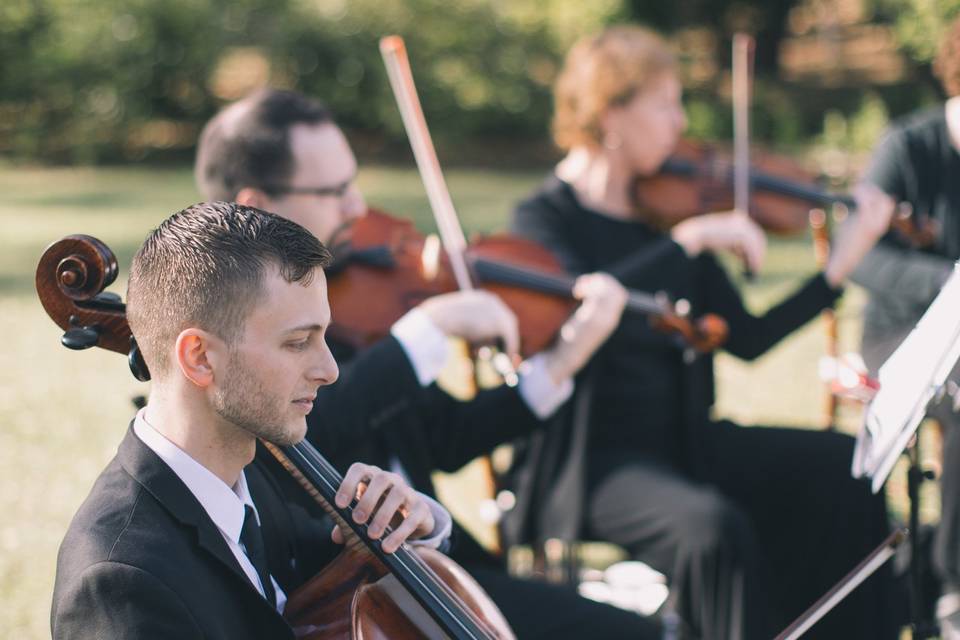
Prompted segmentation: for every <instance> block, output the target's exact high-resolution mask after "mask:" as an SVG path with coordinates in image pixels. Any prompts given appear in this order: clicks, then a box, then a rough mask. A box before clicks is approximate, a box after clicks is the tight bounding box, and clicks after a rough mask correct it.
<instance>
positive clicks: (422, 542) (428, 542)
mask: <svg viewBox="0 0 960 640" xmlns="http://www.w3.org/2000/svg"><path fill="white" fill-rule="evenodd" d="M420 497H421V498H423V499H424V500H426V502H427V506H429V507H430V513H432V514H433V531H432V532H430V535H428V536H424V537H423V538H418V539H416V540H408V541H407V542H409V543H410V544H412V545H414V546H417V547H427V548H429V549H441V550H443V549H442V548H445V547H446V545H445V543H446V542H447V540H448V539H449V538H450V533H451V532H452V531H453V518H451V517H450V513H449V512H448V511H447V510H446V509H444V508H443V505H441V504H440V503H439V502H437V501H436V500H434V499H433V498H431V497H430V496H427V495H424V494H422V493H421V494H420Z"/></svg>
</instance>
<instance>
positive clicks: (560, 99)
mask: <svg viewBox="0 0 960 640" xmlns="http://www.w3.org/2000/svg"><path fill="white" fill-rule="evenodd" d="M675 69H676V59H675V58H674V55H673V53H672V52H671V51H670V49H669V47H668V46H667V43H666V42H665V41H664V40H663V39H662V38H661V37H660V36H658V35H657V34H655V33H654V32H652V31H650V30H649V29H644V28H643V27H637V26H626V25H621V26H616V27H610V28H608V29H605V30H604V31H602V32H600V33H598V34H596V35H592V36H588V37H585V38H582V39H580V40H579V41H577V43H576V44H575V45H574V46H573V48H572V49H570V52H569V53H568V54H567V57H566V60H565V61H564V65H563V69H562V70H561V71H560V75H559V77H558V78H557V81H556V83H555V84H554V103H555V111H554V117H553V139H554V141H555V142H556V144H557V146H558V147H560V148H561V149H563V150H565V151H567V150H570V149H571V148H572V147H575V146H580V145H587V146H597V145H599V144H601V143H602V137H603V132H602V131H601V130H600V119H601V117H602V116H603V113H604V112H605V111H606V110H607V109H609V108H610V107H614V106H618V105H623V104H626V103H628V102H629V101H630V100H631V99H632V98H633V96H635V95H636V94H637V93H639V92H642V91H643V90H644V89H646V88H647V87H648V86H649V84H650V82H651V81H652V80H655V79H656V78H658V77H659V76H661V75H662V74H663V73H665V72H672V71H674V70H675Z"/></svg>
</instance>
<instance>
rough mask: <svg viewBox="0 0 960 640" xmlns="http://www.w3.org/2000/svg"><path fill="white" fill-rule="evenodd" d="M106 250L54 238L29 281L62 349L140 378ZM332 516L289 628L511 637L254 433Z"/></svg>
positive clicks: (466, 592) (471, 591)
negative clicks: (117, 365)
mask: <svg viewBox="0 0 960 640" xmlns="http://www.w3.org/2000/svg"><path fill="white" fill-rule="evenodd" d="M117 273H118V268H117V261H116V258H115V257H114V255H113V252H112V251H110V249H109V248H108V247H107V246H106V245H105V244H103V243H102V242H100V241H99V240H97V239H96V238H92V237H90V236H83V235H73V236H68V237H67V238H64V239H63V240H60V241H59V242H55V243H53V244H52V245H50V247H48V248H47V250H46V251H45V252H44V254H43V256H42V257H41V259H40V262H39V264H38V266H37V273H36V287H37V293H38V295H39V297H40V301H41V303H42V304H43V307H44V309H45V310H46V311H47V313H48V315H49V316H50V317H51V318H52V319H53V320H54V322H55V323H56V324H58V325H59V326H60V327H61V328H62V329H64V330H65V333H64V334H63V337H62V339H61V342H62V343H63V345H64V346H66V347H68V348H71V349H77V350H79V349H87V348H90V347H94V346H99V347H102V348H104V349H107V350H110V351H114V352H117V353H121V354H124V355H126V356H127V358H128V362H129V364H130V368H131V371H132V372H133V374H134V376H136V377H137V379H138V380H141V381H146V380H149V379H150V372H149V370H148V368H147V365H146V363H145V361H144V359H143V357H142V355H141V354H140V350H139V348H138V347H137V344H136V340H135V339H134V338H133V336H132V334H131V331H130V327H129V325H128V324H127V321H126V316H125V311H126V308H125V305H124V303H123V302H122V300H121V299H120V297H119V296H117V295H116V294H112V293H107V292H104V289H105V288H106V287H108V286H109V285H110V284H111V283H112V282H113V281H114V280H115V279H116V277H117ZM261 443H262V444H263V446H265V447H266V449H267V450H268V451H269V452H270V453H271V454H273V455H274V456H275V457H276V458H277V460H278V461H279V462H280V464H281V465H282V466H283V467H284V468H285V469H286V470H287V471H288V472H290V473H291V475H292V476H293V477H294V478H295V479H296V480H297V481H298V482H299V483H300V484H301V486H303V487H304V489H306V490H307V491H308V493H309V494H310V495H311V497H313V498H314V499H315V500H316V501H317V502H318V503H319V504H320V506H321V507H322V508H323V509H324V511H325V512H326V513H327V514H328V515H329V516H330V517H331V518H332V519H333V521H334V522H335V523H336V524H337V525H339V527H340V530H341V531H342V532H343V535H344V540H345V543H344V550H343V551H342V552H341V553H340V555H339V556H337V558H336V559H335V560H334V561H333V562H331V563H330V564H329V565H327V566H326V567H325V568H324V569H323V570H322V571H321V572H320V573H319V574H317V575H316V576H315V577H313V578H312V579H311V580H309V581H308V582H307V583H305V584H304V585H303V586H301V587H300V588H299V589H297V590H296V591H294V592H293V593H292V594H291V595H290V597H289V599H288V601H287V605H286V608H285V610H284V617H285V618H286V619H287V621H288V623H289V624H290V626H291V627H293V629H294V632H295V633H296V635H297V637H299V638H305V639H310V640H321V639H327V638H423V637H427V638H455V639H458V640H459V639H462V640H478V639H484V640H492V639H502V640H509V639H512V638H513V637H514V636H513V633H512V631H511V630H510V628H509V626H508V624H507V623H506V620H505V619H504V618H503V616H502V614H501V613H500V611H499V610H498V609H497V608H496V605H494V604H493V602H492V601H490V599H489V597H488V596H487V595H486V594H485V593H484V592H483V590H482V589H481V588H480V587H479V585H477V584H476V583H475V582H474V581H473V579H472V578H471V577H470V576H469V575H468V574H467V573H466V572H465V571H464V570H463V569H462V568H461V567H459V565H457V564H456V563H454V562H453V561H452V560H450V559H449V558H447V557H446V556H444V555H443V554H441V553H439V552H437V551H434V550H430V549H422V548H420V549H414V548H413V547H410V546H407V545H404V546H402V547H401V548H399V549H398V550H397V551H396V552H395V553H390V554H388V553H385V552H384V551H383V550H382V548H381V543H380V541H378V540H372V539H371V538H370V537H369V536H368V535H367V534H366V525H365V524H359V523H356V522H355V521H354V519H353V517H352V508H353V506H354V505H355V502H353V503H351V505H348V506H347V507H345V508H343V509H341V508H339V507H337V506H336V503H335V502H334V497H335V495H336V492H337V489H338V488H339V486H340V484H341V482H342V477H341V476H340V474H339V473H338V472H337V470H336V469H334V467H333V466H332V465H331V464H330V463H329V462H327V460H326V459H325V458H324V457H323V456H322V455H321V454H320V453H319V452H318V451H317V450H316V449H315V448H314V447H313V446H312V445H311V444H310V443H308V442H307V441H301V442H299V443H297V444H294V445H291V446H282V447H280V446H276V445H274V444H272V443H269V442H264V441H261Z"/></svg>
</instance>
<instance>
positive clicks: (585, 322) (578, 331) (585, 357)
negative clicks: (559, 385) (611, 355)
mask: <svg viewBox="0 0 960 640" xmlns="http://www.w3.org/2000/svg"><path fill="white" fill-rule="evenodd" d="M573 297H574V298H577V299H578V300H580V301H581V304H580V306H579V307H578V308H577V310H576V311H574V313H573V315H572V316H570V319H569V320H567V322H566V323H565V324H564V325H563V327H562V328H561V329H560V335H559V337H558V338H557V342H556V344H554V345H553V346H552V347H551V348H550V349H548V350H547V351H546V352H545V354H546V356H547V370H548V371H549V372H550V377H551V378H553V381H554V382H559V381H560V380H563V379H564V378H569V377H571V376H573V375H575V374H576V373H577V372H578V371H579V370H580V369H581V368H583V366H584V365H585V364H586V363H587V362H588V361H589V360H590V358H591V357H592V356H593V354H594V353H595V352H596V350H597V349H598V348H600V345H602V344H603V343H604V342H605V341H606V339H607V338H608V337H610V334H611V333H613V330H614V329H616V328H617V326H618V325H619V324H620V316H621V315H622V314H623V308H624V307H625V306H626V304H627V290H626V289H624V287H623V285H622V284H620V282H618V281H617V279H616V278H614V277H613V276H611V275H610V274H607V273H588V274H585V275H582V276H580V277H579V278H577V280H576V282H575V283H574V285H573Z"/></svg>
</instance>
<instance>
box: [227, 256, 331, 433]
mask: <svg viewBox="0 0 960 640" xmlns="http://www.w3.org/2000/svg"><path fill="white" fill-rule="evenodd" d="M329 324H330V306H329V304H328V303H327V279H326V276H325V275H324V273H323V270H322V269H317V270H316V271H315V272H314V274H313V278H312V280H311V281H310V283H309V284H308V285H304V284H302V283H300V282H294V283H290V282H287V281H286V280H284V279H283V277H281V276H280V274H279V273H278V271H277V269H276V268H270V269H268V272H267V275H266V276H265V278H264V283H263V289H262V291H261V294H260V296H259V297H258V299H257V302H256V303H255V306H254V309H253V311H251V313H250V315H249V316H248V317H247V319H246V323H245V326H244V330H243V335H242V336H241V338H240V339H239V340H238V341H237V342H236V343H235V344H233V345H232V347H231V349H230V356H229V358H228V360H227V362H226V365H225V366H224V367H223V371H222V373H221V372H220V371H217V372H215V379H216V382H215V385H216V386H215V388H214V389H213V396H212V398H213V406H214V409H215V410H216V412H217V414H219V415H220V417H221V418H223V419H224V420H226V421H228V422H231V423H233V424H234V425H236V426H238V427H240V428H242V429H244V430H246V431H248V432H249V433H251V434H253V435H255V436H257V437H261V438H264V439H266V440H269V441H270V442H274V443H276V444H279V445H289V444H294V443H297V442H299V441H300V440H302V439H303V437H304V435H305V434H306V432H307V424H306V416H307V414H308V413H310V410H311V409H312V408H313V399H314V397H315V396H316V394H317V389H318V388H319V387H321V386H323V385H327V384H331V383H333V382H334V381H335V380H336V379H337V376H338V375H339V370H338V368H337V363H336V362H335V361H334V359H333V355H332V354H331V353H330V349H329V348H328V347H327V343H326V340H325V332H326V329H327V326H328V325H329Z"/></svg>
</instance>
